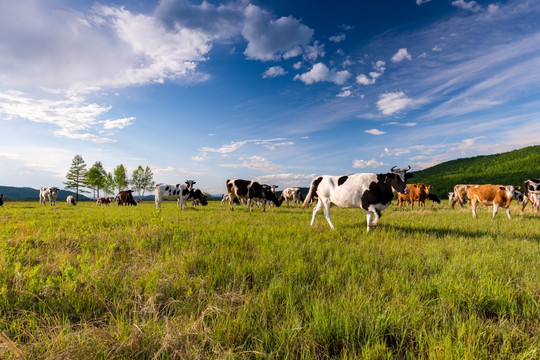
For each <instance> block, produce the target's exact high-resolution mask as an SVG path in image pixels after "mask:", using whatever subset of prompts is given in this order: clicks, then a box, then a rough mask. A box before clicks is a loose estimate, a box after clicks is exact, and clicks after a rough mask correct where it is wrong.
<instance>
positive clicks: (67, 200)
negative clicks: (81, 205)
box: [66, 195, 77, 206]
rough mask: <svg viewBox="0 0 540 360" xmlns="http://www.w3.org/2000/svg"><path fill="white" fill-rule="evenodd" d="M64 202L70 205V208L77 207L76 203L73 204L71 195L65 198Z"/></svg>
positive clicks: (73, 199)
mask: <svg viewBox="0 0 540 360" xmlns="http://www.w3.org/2000/svg"><path fill="white" fill-rule="evenodd" d="M66 202H67V204H68V206H69V205H72V206H75V205H77V203H76V202H75V198H74V197H73V196H72V195H69V196H68V197H67V198H66Z"/></svg>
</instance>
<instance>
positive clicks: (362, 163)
mask: <svg viewBox="0 0 540 360" xmlns="http://www.w3.org/2000/svg"><path fill="white" fill-rule="evenodd" d="M383 165H385V164H384V163H383V162H380V161H377V160H375V159H371V160H367V161H366V160H354V161H353V168H360V169H365V168H374V167H379V166H383Z"/></svg>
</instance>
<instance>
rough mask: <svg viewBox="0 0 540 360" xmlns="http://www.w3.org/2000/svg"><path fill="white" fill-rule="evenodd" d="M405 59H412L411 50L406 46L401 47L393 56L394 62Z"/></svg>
mask: <svg viewBox="0 0 540 360" xmlns="http://www.w3.org/2000/svg"><path fill="white" fill-rule="evenodd" d="M403 60H412V56H411V54H409V51H408V50H407V49H405V48H401V49H399V50H398V51H397V53H395V54H394V56H392V62H393V63H398V62H402V61H403Z"/></svg>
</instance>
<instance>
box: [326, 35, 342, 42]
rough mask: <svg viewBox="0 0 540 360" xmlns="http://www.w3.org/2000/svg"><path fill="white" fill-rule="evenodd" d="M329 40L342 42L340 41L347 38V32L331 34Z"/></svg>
mask: <svg viewBox="0 0 540 360" xmlns="http://www.w3.org/2000/svg"><path fill="white" fill-rule="evenodd" d="M328 40H330V41H331V42H334V43H336V44H337V43H340V42H342V41H344V40H345V34H339V35H334V36H330V37H329V38H328Z"/></svg>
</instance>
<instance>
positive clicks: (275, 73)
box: [262, 66, 287, 79]
mask: <svg viewBox="0 0 540 360" xmlns="http://www.w3.org/2000/svg"><path fill="white" fill-rule="evenodd" d="M286 74H287V71H285V69H284V68H282V67H281V66H272V67H269V68H268V69H266V71H265V72H264V73H263V75H262V77H263V79H268V78H275V77H279V76H283V75H286Z"/></svg>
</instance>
